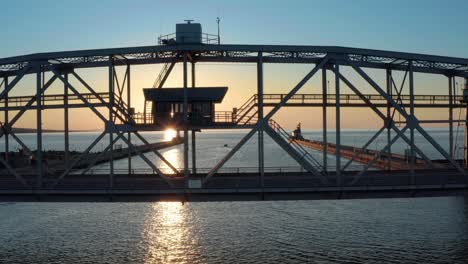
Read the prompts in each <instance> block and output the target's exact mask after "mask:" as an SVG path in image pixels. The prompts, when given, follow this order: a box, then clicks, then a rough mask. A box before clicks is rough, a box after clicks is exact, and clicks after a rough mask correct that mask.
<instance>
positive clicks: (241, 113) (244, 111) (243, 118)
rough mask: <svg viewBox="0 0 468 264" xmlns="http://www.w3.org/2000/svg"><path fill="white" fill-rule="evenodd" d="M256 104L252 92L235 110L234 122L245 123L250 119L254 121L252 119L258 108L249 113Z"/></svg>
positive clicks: (255, 98)
mask: <svg viewBox="0 0 468 264" xmlns="http://www.w3.org/2000/svg"><path fill="white" fill-rule="evenodd" d="M256 104H257V95H256V94H254V95H253V96H252V97H250V98H249V99H248V100H247V101H246V102H245V103H244V104H243V105H242V106H241V107H240V108H239V109H238V110H237V113H236V124H239V125H246V124H249V123H250V122H251V121H256V120H253V119H254V117H255V115H256V114H257V112H258V110H257V111H255V113H253V114H250V115H249V113H251V112H252V110H253V109H256V108H255V105H256Z"/></svg>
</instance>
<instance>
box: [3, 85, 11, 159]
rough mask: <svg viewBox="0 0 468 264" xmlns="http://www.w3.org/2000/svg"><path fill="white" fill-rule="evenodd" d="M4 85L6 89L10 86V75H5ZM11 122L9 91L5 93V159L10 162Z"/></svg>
mask: <svg viewBox="0 0 468 264" xmlns="http://www.w3.org/2000/svg"><path fill="white" fill-rule="evenodd" d="M3 85H4V87H5V89H6V88H7V87H8V77H4V82H3ZM8 122H9V117H8V93H6V94H5V124H4V125H5V128H6V130H5V131H4V133H5V135H4V136H5V160H6V161H7V162H8V152H10V136H9V135H8V134H9V127H10V125H9V124H8Z"/></svg>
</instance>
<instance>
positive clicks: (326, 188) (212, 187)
mask: <svg viewBox="0 0 468 264" xmlns="http://www.w3.org/2000/svg"><path fill="white" fill-rule="evenodd" d="M355 174H356V172H346V173H345V174H344V180H345V181H344V182H345V183H344V185H343V186H341V187H340V186H337V185H336V183H335V181H333V179H334V173H330V174H329V176H328V177H329V179H330V184H328V185H324V184H322V183H321V181H320V180H319V179H318V178H316V177H314V176H312V175H310V174H308V173H305V172H286V173H266V174H265V178H264V186H263V187H262V186H261V185H260V177H259V175H258V173H220V174H218V175H216V176H215V177H213V178H211V179H210V180H209V181H208V182H207V183H206V185H205V186H204V187H203V188H198V189H196V188H195V189H189V188H185V186H186V185H185V181H184V179H183V178H178V179H174V182H173V185H174V186H172V187H171V186H169V185H168V184H167V182H166V181H164V180H163V179H162V178H160V177H158V176H157V175H142V174H134V175H126V174H118V175H114V181H115V182H114V188H113V189H112V190H110V189H109V188H108V183H109V175H107V174H94V175H68V176H67V177H65V178H64V179H63V181H62V182H60V184H59V185H57V186H56V188H54V189H48V188H47V186H48V184H49V183H51V182H53V180H54V178H50V177H49V178H45V179H44V182H45V185H44V186H45V187H44V188H43V189H42V190H32V189H25V188H24V187H21V186H20V185H19V184H18V183H17V182H16V181H15V180H14V178H13V177H8V176H2V177H0V200H12V201H13V200H14V201H22V200H41V201H105V200H109V199H112V200H115V201H139V200H143V201H148V200H181V201H187V200H188V201H223V200H283V199H346V198H376V197H415V196H416V197H419V196H446V195H465V194H466V191H467V190H468V189H467V188H468V178H467V177H464V176H462V175H460V174H459V173H458V172H456V171H453V170H448V169H439V170H418V171H417V173H416V184H414V185H411V184H409V182H410V175H409V173H408V172H407V171H372V172H369V173H368V174H367V175H366V176H365V177H363V178H361V179H359V181H358V182H357V183H356V184H355V185H353V186H349V183H350V182H351V181H352V180H353V178H354V175H355ZM197 176H202V175H192V176H191V177H197ZM25 178H26V179H27V180H28V181H29V182H30V183H33V181H34V175H30V176H25Z"/></svg>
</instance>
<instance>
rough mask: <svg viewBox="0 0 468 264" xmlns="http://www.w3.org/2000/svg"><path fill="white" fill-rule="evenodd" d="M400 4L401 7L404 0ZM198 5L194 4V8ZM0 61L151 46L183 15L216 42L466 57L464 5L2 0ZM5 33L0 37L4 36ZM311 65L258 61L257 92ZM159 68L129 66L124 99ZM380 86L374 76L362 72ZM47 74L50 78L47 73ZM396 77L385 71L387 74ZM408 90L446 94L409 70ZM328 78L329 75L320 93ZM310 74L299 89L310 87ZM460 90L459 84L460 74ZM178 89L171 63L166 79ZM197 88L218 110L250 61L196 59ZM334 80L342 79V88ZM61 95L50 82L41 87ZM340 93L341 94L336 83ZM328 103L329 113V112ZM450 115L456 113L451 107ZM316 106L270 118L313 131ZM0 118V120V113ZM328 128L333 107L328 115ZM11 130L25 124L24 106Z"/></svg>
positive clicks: (244, 85)
mask: <svg viewBox="0 0 468 264" xmlns="http://www.w3.org/2000/svg"><path fill="white" fill-rule="evenodd" d="M408 2H409V3H408ZM201 3H203V4H201ZM1 10H2V18H3V21H8V23H7V24H4V26H3V27H1V28H0V34H1V36H4V38H2V42H1V44H0V47H1V48H0V57H2V58H3V57H10V56H16V55H23V54H31V53H38V52H49V51H64V50H81V49H99V48H114V47H131V46H147V45H155V44H156V39H157V36H158V35H159V34H168V33H173V32H174V31H175V24H176V23H180V22H183V20H184V19H194V20H195V21H196V22H200V23H201V24H202V27H203V31H204V32H207V33H213V34H215V33H216V17H217V16H219V17H220V18H221V41H222V43H224V44H278V45H280V44H284V45H329V46H348V47H359V48H371V49H381V50H395V51H405V52H415V53H425V54H436V55H447V56H454V57H463V58H468V49H467V48H466V47H467V46H468V34H466V33H467V31H466V30H467V29H466V25H467V21H466V20H467V17H466V14H467V13H468V4H467V2H466V1H455V0H454V1H385V2H384V1H363V0H356V1H344V0H343V1H230V2H228V1H202V2H200V1H120V0H114V1H107V0H106V1H87V0H84V1H47V0H46V1H23V0H18V1H5V2H4V3H2V6H1ZM5 36H6V37H5ZM313 66H314V65H283V64H277V65H271V64H268V65H265V69H264V72H265V77H264V79H265V92H266V93H287V92H288V91H289V90H290V89H291V88H292V87H294V85H295V84H296V83H297V82H298V81H300V80H301V79H302V78H303V76H304V75H305V74H307V73H308V71H310V70H311V69H312V68H313ZM160 68H161V66H159V65H151V66H134V67H132V83H131V85H132V105H133V106H135V107H136V109H137V111H142V109H143V97H142V88H144V87H146V88H147V87H151V86H152V84H153V82H154V79H155V78H156V77H157V75H158V73H159V71H160ZM77 72H78V73H79V74H80V75H82V76H83V77H84V78H85V79H86V80H87V81H88V82H89V83H90V84H92V86H93V87H95V88H96V90H98V91H102V92H105V91H107V89H108V88H107V87H108V83H107V82H108V80H107V76H106V74H107V70H106V69H104V68H102V69H94V70H89V69H87V70H78V71H77ZM343 72H344V74H345V75H346V76H348V77H349V79H351V80H352V81H353V82H354V83H355V84H356V85H357V86H359V87H360V89H361V90H362V91H363V92H364V93H369V92H371V89H370V86H369V85H368V84H366V83H364V82H363V81H362V80H361V79H360V78H359V77H358V76H357V75H356V74H355V73H353V72H352V71H351V70H350V69H347V68H345V67H343ZM367 72H368V73H370V74H372V76H373V77H375V79H376V80H378V81H379V84H381V85H382V86H383V85H384V78H385V77H384V72H383V71H373V70H368V71H367ZM49 76H50V75H49ZM401 77H402V74H401V73H395V78H396V79H397V80H399V79H401ZM415 78H416V93H417V94H446V93H447V89H448V88H447V79H446V78H444V77H440V76H439V77H437V76H434V75H427V74H416V76H415ZM333 79H334V77H333V76H332V75H331V74H329V80H330V92H333V87H334V82H333ZM320 82H321V78H320V74H317V76H315V77H314V78H313V79H312V80H311V81H310V82H309V83H307V85H305V86H304V87H303V88H302V89H301V90H300V93H319V92H320V90H321V84H320ZM459 82H460V87H461V80H459ZM33 85H34V77H33V76H27V77H25V78H24V80H23V81H21V82H20V83H19V84H18V86H17V87H15V89H14V90H13V91H14V92H13V93H12V95H15V94H16V95H31V94H32V92H33V89H31V86H33ZM181 85H182V71H181V67H180V66H178V67H176V68H175V70H174V71H173V73H172V75H171V77H170V78H169V80H168V81H167V83H166V86H168V87H177V86H181ZM197 85H199V86H228V87H229V91H228V94H227V96H226V98H225V101H224V102H223V103H222V104H221V105H220V106H219V107H218V109H219V110H231V109H232V107H238V106H240V105H241V104H242V103H243V102H244V101H246V100H247V99H248V98H249V97H251V96H252V94H254V93H255V92H256V66H255V65H253V64H229V63H225V64H220V63H205V64H203V63H200V64H197ZM343 86H344V85H343ZM60 92H63V85H62V84H60V83H59V82H57V83H56V84H55V85H54V86H53V87H51V89H50V91H49V92H48V93H50V94H52V93H60ZM342 92H343V93H351V91H350V90H348V89H346V87H343V89H342ZM333 110H334V109H330V112H333ZM417 114H418V115H419V117H420V119H424V118H425V117H426V118H427V117H436V118H446V116H447V113H444V112H441V111H438V110H437V111H434V110H425V111H418V112H417ZM457 114H458V113H457ZM43 115H44V127H45V128H49V129H61V128H62V127H63V113H62V111H59V110H47V111H44V114H43ZM321 115H322V113H321V110H320V109H318V108H297V109H296V108H287V109H283V110H281V111H280V112H279V113H278V114H277V115H276V116H275V119H277V121H279V122H280V123H281V124H282V125H284V126H285V127H288V128H292V127H294V126H295V124H296V123H298V122H302V123H303V124H304V127H306V128H311V129H314V128H320V127H321ZM2 118H3V117H2ZM342 120H343V123H342V126H343V128H370V127H380V126H381V125H382V122H381V121H379V120H378V118H377V116H376V115H374V114H373V113H371V112H370V110H363V109H360V110H359V109H353V110H350V109H345V110H343V113H342ZM329 121H330V122H329V126H330V127H331V128H333V127H334V113H330V115H329ZM70 123H71V124H70V127H71V129H99V128H102V127H103V125H102V122H100V121H99V120H98V119H97V118H96V117H94V116H93V114H92V112H91V111H90V110H88V109H83V110H72V111H71V119H70ZM17 126H18V127H35V113H34V112H33V111H30V112H29V113H27V114H26V115H25V116H24V117H23V118H22V119H21V120H20V121H19V122H18V123H17Z"/></svg>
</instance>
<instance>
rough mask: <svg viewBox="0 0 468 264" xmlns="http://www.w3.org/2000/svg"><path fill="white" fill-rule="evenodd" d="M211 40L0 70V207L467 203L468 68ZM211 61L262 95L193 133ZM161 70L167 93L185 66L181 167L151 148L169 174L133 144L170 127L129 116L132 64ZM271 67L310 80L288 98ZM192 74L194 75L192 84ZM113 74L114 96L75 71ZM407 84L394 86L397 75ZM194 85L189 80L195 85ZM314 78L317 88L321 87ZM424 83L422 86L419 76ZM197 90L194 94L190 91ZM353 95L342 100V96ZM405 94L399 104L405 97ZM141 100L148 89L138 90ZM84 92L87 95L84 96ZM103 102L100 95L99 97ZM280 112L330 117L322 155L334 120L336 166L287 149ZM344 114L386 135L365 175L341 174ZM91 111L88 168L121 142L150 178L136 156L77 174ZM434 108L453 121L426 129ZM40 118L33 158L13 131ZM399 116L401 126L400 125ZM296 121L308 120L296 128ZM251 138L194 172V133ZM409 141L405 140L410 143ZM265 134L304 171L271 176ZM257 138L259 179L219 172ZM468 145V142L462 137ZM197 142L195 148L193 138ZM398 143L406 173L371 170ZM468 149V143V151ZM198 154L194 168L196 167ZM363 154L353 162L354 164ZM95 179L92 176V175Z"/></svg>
mask: <svg viewBox="0 0 468 264" xmlns="http://www.w3.org/2000/svg"><path fill="white" fill-rule="evenodd" d="M208 40H209V39H208V38H207V39H206V41H205V40H204V39H202V40H201V41H200V43H185V42H180V43H179V42H177V41H172V42H171V41H169V40H168V41H162V42H161V45H153V46H144V47H129V48H112V49H96V50H80V51H64V52H50V53H38V54H30V55H24V56H16V57H9V58H2V59H0V78H1V81H0V84H1V87H0V88H1V90H0V91H1V92H0V109H1V111H2V113H3V117H2V129H1V132H0V136H1V137H3V139H4V145H5V150H4V152H3V154H4V155H2V157H0V163H1V170H0V173H1V176H0V197H1V199H2V200H8V199H11V200H59V201H66V200H108V199H113V200H140V199H141V200H158V199H178V200H193V201H195V200H238V199H239V200H242V199H247V200H257V199H266V200H268V199H337V198H372V197H408V196H432V195H450V194H464V193H465V192H466V190H467V187H468V176H467V171H466V157H467V154H466V143H465V147H464V152H465V154H464V157H465V160H464V161H460V160H457V159H456V158H455V157H454V152H455V151H454V149H455V142H454V126H455V125H456V124H463V127H465V129H466V124H467V120H466V116H465V115H463V117H460V118H455V117H454V116H455V109H463V110H464V111H465V110H466V108H467V107H466V103H465V101H466V100H465V99H464V97H463V96H462V95H459V94H458V92H457V91H456V89H455V82H456V80H461V81H466V78H468V59H466V58H454V57H444V56H434V55H423V54H415V53H404V52H394V51H382V50H371V49H359V48H347V47H327V46H285V45H226V44H211V43H210V41H208ZM207 62H208V63H211V62H219V63H222V62H228V63H244V64H245V63H248V64H254V65H256V70H255V71H256V76H257V92H256V93H255V94H254V95H252V97H251V98H249V99H248V100H247V101H246V103H245V104H244V105H242V106H239V107H238V108H237V109H236V110H235V111H229V112H226V111H223V112H218V111H214V113H213V116H212V117H210V118H212V119H210V122H208V123H206V122H205V123H203V122H201V123H200V122H198V123H196V122H192V120H193V119H191V117H190V116H189V109H188V108H189V103H190V102H191V101H190V100H191V98H190V97H189V90H190V89H197V88H198V87H197V85H196V79H195V77H196V67H195V66H196V65H197V64H203V63H207ZM151 64H161V65H163V67H162V71H161V73H160V74H159V76H158V78H157V80H156V82H155V84H154V85H153V87H154V88H155V89H162V90H164V89H168V88H165V86H164V83H165V81H166V80H167V77H168V76H169V75H170V74H171V72H172V69H173V68H174V66H175V65H176V64H182V66H183V71H182V72H183V73H182V76H181V78H182V79H183V87H181V89H182V90H181V91H183V92H182V98H183V100H182V101H181V102H182V104H181V105H182V110H181V122H177V123H176V124H174V126H175V127H176V128H177V129H178V130H180V131H183V142H182V145H183V153H184V159H183V160H184V164H183V168H176V167H174V166H173V165H172V164H171V163H170V162H169V161H168V160H167V159H165V157H164V156H163V155H162V154H161V153H160V152H159V151H158V150H156V149H153V150H152V152H153V153H154V154H156V156H157V157H158V158H159V159H161V160H162V162H163V163H164V164H165V165H166V166H165V167H166V169H162V168H160V167H157V166H156V165H155V164H154V162H153V161H151V160H149V159H148V158H147V157H146V156H145V155H144V154H143V153H141V152H140V151H139V149H138V146H136V145H135V143H134V141H135V139H137V140H138V141H139V142H143V143H144V144H145V145H149V144H150V142H148V140H147V139H146V138H145V137H144V135H142V134H141V133H140V132H141V131H160V130H163V129H165V126H163V125H161V124H160V123H158V120H159V119H158V118H159V117H158V116H157V115H156V116H155V113H156V112H155V111H156V110H155V109H154V107H152V106H151V104H150V102H148V104H145V107H144V109H139V111H135V109H134V108H133V107H132V105H131V100H130V99H131V94H132V91H134V88H133V87H131V72H132V71H131V69H132V66H134V65H151ZM265 64H303V65H310V71H309V72H308V73H307V74H306V75H305V76H303V79H302V80H301V81H299V82H298V83H297V84H295V85H292V86H291V87H285V88H284V93H282V94H268V93H265V92H264V65H265ZM189 66H190V70H191V74H189ZM98 68H104V69H106V76H105V77H106V79H107V80H108V87H106V90H105V91H104V92H103V91H102V90H99V89H96V87H93V86H92V85H90V84H89V82H87V81H86V79H85V77H84V75H82V74H80V69H88V70H90V69H98ZM343 68H345V69H346V70H347V71H352V72H353V73H354V74H357V76H359V78H361V79H362V81H365V82H366V84H367V85H368V86H369V87H371V89H372V92H371V93H369V92H363V89H362V87H358V85H356V84H355V82H354V81H353V80H351V78H349V76H347V74H346V71H343V70H342V69H343ZM367 69H372V73H374V74H375V72H382V73H383V74H384V75H385V76H386V79H385V81H384V82H382V81H381V80H377V78H376V76H373V74H370V73H369V72H370V71H367ZM396 72H398V74H403V75H404V78H403V80H402V81H401V82H398V81H397V80H396V78H394V74H395V73H396ZM415 73H418V74H419V73H424V74H427V76H428V75H439V76H442V77H443V78H446V80H447V82H446V84H447V85H446V87H443V88H442V87H441V89H439V91H437V94H431V93H430V91H428V90H426V89H424V87H423V86H421V85H419V84H418V83H417V82H416V80H415V78H414V74H415ZM28 75H30V76H33V77H34V80H35V81H34V83H35V84H34V87H30V88H29V89H22V90H21V91H20V92H21V93H20V94H21V95H20V96H19V95H17V94H15V87H18V86H20V85H18V83H20V82H22V80H23V79H25V78H24V77H25V76H28ZM189 75H190V76H191V80H189ZM317 76H319V77H317ZM424 76H426V75H424ZM313 77H315V78H320V79H321V82H322V87H321V88H322V89H321V90H322V91H321V93H317V94H310V93H301V88H302V87H303V86H304V85H305V84H306V83H307V82H308V81H309V80H310V79H311V78H313ZM330 77H331V78H333V79H334V80H335V81H334V87H332V88H333V89H332V90H333V92H332V93H329V92H328V88H329V87H327V84H328V79H329V78H330ZM189 82H190V84H189ZM53 83H61V84H63V87H64V89H63V93H57V94H50V93H46V90H47V89H48V88H49V87H50V86H51V85H52V84H53ZM345 86H346V87H348V88H349V90H351V91H352V93H347V94H346V93H342V89H343V87H345ZM404 86H405V87H407V88H408V89H407V90H408V92H407V93H406V92H405V93H403V92H402V91H403V89H402V87H404ZM138 89H141V87H138ZM79 90H81V91H82V90H85V91H86V92H79ZM98 91H99V92H98ZM284 107H304V108H313V107H315V108H319V109H321V110H322V113H323V122H322V131H323V138H322V141H321V143H322V144H324V145H327V144H328V143H329V142H328V140H327V113H331V112H333V113H334V115H335V116H336V118H334V122H335V124H336V130H335V132H334V133H336V135H335V137H336V140H335V141H334V142H333V144H334V145H333V146H334V148H335V152H334V153H335V154H336V163H334V164H328V163H327V162H328V160H327V156H328V155H330V154H329V151H328V150H327V149H326V147H322V148H321V149H320V151H321V152H322V155H321V157H323V160H319V159H317V158H316V157H314V156H313V155H311V154H310V152H309V151H307V150H306V148H304V146H303V145H301V144H298V143H297V142H295V141H294V140H293V141H291V140H289V137H290V134H289V133H288V132H286V131H285V130H284V129H283V128H282V127H281V125H280V124H278V123H277V122H276V121H274V120H273V119H272V117H273V116H274V115H275V114H276V113H277V112H278V111H279V110H280V109H282V108H284ZM343 107H344V108H346V107H358V108H365V109H369V110H371V111H372V112H373V113H375V116H376V117H377V118H378V119H380V120H381V122H382V127H381V129H379V130H378V131H377V132H376V135H374V136H373V137H372V138H371V139H370V140H369V141H368V142H367V143H366V144H365V145H364V146H362V149H366V147H367V146H369V144H371V143H372V142H373V140H375V139H376V138H377V137H378V136H379V135H381V134H386V144H385V146H384V147H383V148H381V149H378V150H375V151H376V152H375V155H374V157H368V160H369V162H368V164H365V165H364V166H361V167H359V168H357V169H356V168H352V169H350V168H349V167H347V168H346V169H344V166H345V164H346V163H347V162H346V161H345V160H344V157H342V156H341V154H340V153H342V152H341V150H340V147H341V145H342V144H341V133H342V130H341V111H342V108H343ZM72 108H86V109H90V110H91V111H92V112H93V113H94V114H95V115H96V116H97V117H98V118H99V119H100V120H101V121H102V122H103V124H104V127H105V129H104V131H102V132H101V133H100V134H99V136H98V137H97V138H96V139H95V140H94V141H93V142H92V143H91V144H90V145H89V146H88V147H87V148H86V150H85V151H83V152H82V153H81V155H82V156H81V158H83V157H86V155H88V154H89V153H90V151H91V150H92V149H93V148H94V147H95V146H96V145H97V144H98V143H101V144H102V142H103V141H104V139H103V138H105V136H106V135H108V137H107V138H108V141H106V146H107V148H106V149H109V150H110V151H111V152H112V151H114V150H115V143H116V142H117V141H119V140H121V141H123V142H124V143H125V144H126V146H125V147H128V149H130V150H132V151H133V152H134V153H135V155H137V156H139V157H140V158H141V159H142V160H143V161H144V162H145V163H146V164H147V165H148V167H149V168H150V169H149V170H140V169H138V168H134V167H132V163H131V157H130V155H129V158H128V159H129V161H128V164H129V167H128V170H127V169H126V170H124V171H122V170H116V169H115V168H114V158H113V156H112V155H110V157H109V169H108V170H106V171H98V170H94V172H93V173H92V174H87V173H81V172H82V171H80V170H78V169H77V168H76V165H77V164H79V163H80V157H75V158H72V157H71V156H70V155H69V152H70V146H69V128H68V123H69V109H72ZM425 108H427V109H429V108H437V109H440V111H446V113H447V115H448V118H446V119H443V120H440V119H438V120H435V119H422V118H419V117H418V115H417V114H416V111H415V110H417V109H425ZM49 109H61V110H63V113H64V142H65V143H64V156H63V162H64V164H65V166H64V168H63V169H62V170H54V171H49V170H47V168H46V167H47V163H46V162H44V160H45V156H44V148H43V133H44V131H43V122H42V116H43V112H44V111H48V110H49ZM28 111H29V112H34V113H35V115H36V128H37V131H36V132H35V137H36V146H37V149H36V150H34V149H30V148H31V146H28V145H27V144H26V143H25V142H23V141H22V140H21V138H20V137H19V136H17V135H16V134H15V132H14V131H15V130H14V125H15V123H16V122H17V121H18V120H19V119H20V118H21V117H22V116H23V115H24V114H25V113H26V112H28ZM396 116H398V120H397V119H396ZM298 121H301V120H298ZM426 123H431V124H432V123H438V124H446V125H447V126H448V127H449V135H448V138H449V146H448V147H447V146H443V145H442V144H441V143H440V142H437V141H436V140H434V138H433V137H432V136H431V135H430V134H429V133H428V132H427V131H426V129H425V128H424V127H423V124H426ZM236 128H239V129H240V128H242V129H248V132H247V133H246V135H245V136H244V137H243V138H242V139H241V140H240V141H239V142H238V143H237V144H236V145H235V146H234V147H233V148H232V149H231V150H230V151H229V152H228V153H227V154H226V156H224V157H223V158H222V159H220V160H219V161H218V163H217V164H216V165H215V166H214V167H212V168H198V167H197V160H196V145H195V140H196V132H199V131H203V130H208V129H236ZM408 133H409V136H408ZM415 133H418V134H420V135H421V136H422V137H424V138H425V139H426V140H427V141H428V142H429V143H430V145H431V146H432V147H433V149H435V151H436V152H438V153H439V154H440V155H441V156H442V157H443V158H444V161H443V164H444V165H443V166H441V165H440V164H435V162H434V161H433V160H431V159H430V157H428V154H427V153H425V152H424V151H423V150H421V149H420V148H419V147H418V145H417V144H415V136H414V135H415ZM264 134H267V135H268V136H270V137H271V138H272V139H273V140H274V141H275V142H276V143H277V144H278V145H279V146H280V147H281V148H282V149H283V150H285V152H286V153H287V154H285V155H289V156H291V157H292V158H293V159H294V160H295V161H296V162H297V164H298V166H297V168H271V167H265V165H264V161H265V155H266V154H265V151H264ZM254 135H256V136H257V137H258V166H257V167H255V168H226V167H224V164H225V163H226V162H227V161H228V160H229V159H230V158H231V157H232V156H233V155H234V154H235V153H236V152H237V151H239V149H241V148H242V147H243V146H244V145H245V143H246V142H247V141H248V140H249V139H250V138H252V137H253V136H254ZM465 136H466V133H465ZM190 137H191V140H190V142H191V143H192V145H191V146H190V144H189V138H190ZM399 139H400V140H403V141H404V142H405V144H407V146H408V149H409V157H410V158H409V160H408V163H407V167H406V168H405V169H395V168H393V169H391V167H392V164H391V160H390V162H389V164H388V166H385V167H382V168H379V169H369V168H370V167H372V163H374V162H375V161H376V160H377V159H378V158H379V157H380V156H382V155H385V154H386V153H387V154H388V153H391V149H392V145H393V144H394V143H395V142H396V141H397V140H399ZM11 140H15V141H17V143H18V144H19V145H20V146H21V147H22V148H23V150H24V151H26V152H27V153H29V155H31V159H33V160H34V161H35V163H34V164H33V165H31V166H33V168H34V170H33V172H29V173H25V172H24V170H20V169H17V168H15V167H14V166H13V165H12V162H11V160H9V159H11V158H10V156H9V155H8V154H7V153H8V152H11V149H10V144H11V142H10V141H11ZM465 142H466V140H465ZM190 155H192V161H193V162H192V164H189V156H190ZM359 155H360V154H357V157H356V158H358V157H359ZM90 170H91V171H93V169H92V168H88V170H86V171H90Z"/></svg>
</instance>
